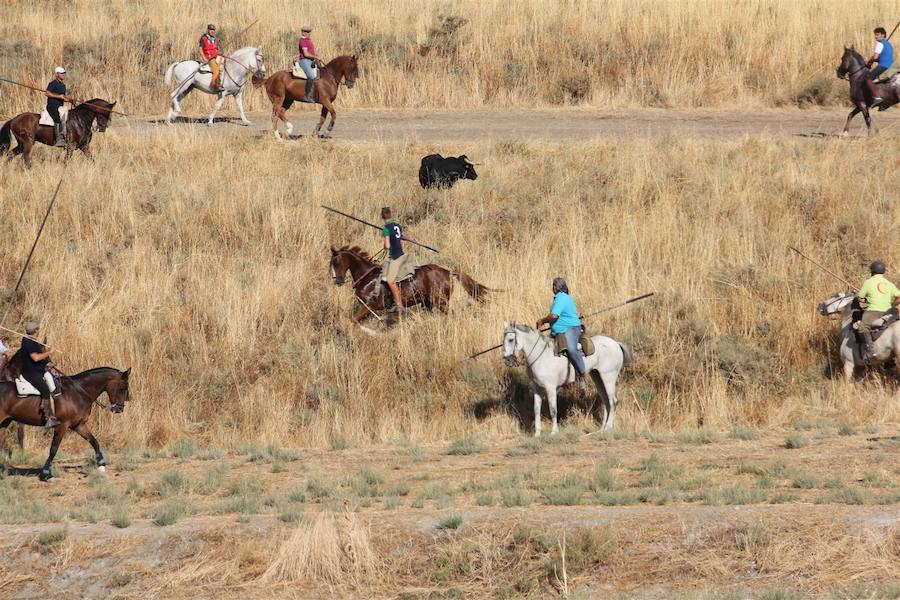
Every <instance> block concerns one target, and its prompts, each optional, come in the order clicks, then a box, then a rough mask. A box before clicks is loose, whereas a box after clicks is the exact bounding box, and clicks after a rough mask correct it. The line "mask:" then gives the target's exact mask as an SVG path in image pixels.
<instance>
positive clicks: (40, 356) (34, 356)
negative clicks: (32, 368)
mask: <svg viewBox="0 0 900 600" xmlns="http://www.w3.org/2000/svg"><path fill="white" fill-rule="evenodd" d="M51 352H53V348H48V347H47V346H44V351H43V352H32V353H31V354H30V356H31V360H33V361H34V362H40V361H42V360H45V359H48V358H50V353H51Z"/></svg>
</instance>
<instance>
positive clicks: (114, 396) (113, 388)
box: [106, 368, 131, 413]
mask: <svg viewBox="0 0 900 600" xmlns="http://www.w3.org/2000/svg"><path fill="white" fill-rule="evenodd" d="M130 374H131V368H128V369H125V370H124V371H119V377H118V378H113V379H112V380H111V381H109V382H108V383H107V384H106V395H107V396H109V410H111V411H112V412H114V413H121V412H122V411H124V410H125V403H126V402H128V376H129V375H130Z"/></svg>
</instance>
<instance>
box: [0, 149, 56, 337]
mask: <svg viewBox="0 0 900 600" xmlns="http://www.w3.org/2000/svg"><path fill="white" fill-rule="evenodd" d="M68 166H69V163H68V162H67V163H65V165H63V174H62V175H60V177H59V182H57V184H56V189H55V190H53V196H52V197H51V198H50V204H48V205H47V211H46V212H45V213H44V220H43V221H41V226H40V227H39V228H38V232H37V235H36V236H34V242H33V243H32V244H31V250H29V252H28V258H26V259H25V264H24V265H22V271H21V272H20V273H19V279H18V281H16V287H14V288H13V291H12V294H10V296H9V299H8V300H7V301H6V310H5V311H4V312H3V318H2V319H0V323H5V322H6V317H7V316H9V309H10V308H12V304H13V301H14V300H15V298H16V294H17V293H19V287H20V286H21V285H22V280H23V279H25V272H26V271H28V265H30V264H31V257H32V256H34V250H35V248H37V245H38V241H40V239H41V234H42V233H43V232H44V226H45V225H46V224H47V219H49V218H50V212H51V211H52V210H53V205H54V204H56V197H57V196H58V195H59V188H60V187H61V186H62V182H63V179H65V177H66V167H68Z"/></svg>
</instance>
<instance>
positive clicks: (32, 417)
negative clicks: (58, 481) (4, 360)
mask: <svg viewBox="0 0 900 600" xmlns="http://www.w3.org/2000/svg"><path fill="white" fill-rule="evenodd" d="M130 373H131V369H128V370H126V371H119V370H118V369H113V368H111V367H98V368H96V369H89V370H87V371H83V372H81V373H78V374H77V375H73V376H71V377H61V378H60V380H59V385H60V388H61V389H62V395H61V396H59V397H58V398H56V399H55V400H54V402H55V407H56V418H57V419H59V421H60V423H59V425H57V426H56V427H55V428H54V429H53V441H52V442H51V443H50V455H49V456H48V457H47V462H45V463H44V466H43V467H42V468H41V472H40V475H39V477H40V480H41V481H47V480H48V479H50V478H51V477H52V472H51V470H50V468H51V466H52V465H53V458H54V457H55V456H56V451H57V450H58V449H59V444H60V442H62V439H63V437H65V435H66V432H67V431H68V430H70V429H71V430H72V431H74V432H75V433H77V434H78V435H80V436H81V437H83V438H84V439H85V440H87V441H88V443H89V444H90V445H91V447H92V448H93V449H94V453H95V458H96V460H97V470H99V471H100V472H105V471H106V459H105V458H104V457H103V453H102V452H100V444H99V443H97V439H96V438H95V437H94V434H92V433H91V429H90V426H89V425H88V418H89V417H90V416H91V409H93V408H94V404H95V403H96V404H98V405H99V402H97V398H98V397H99V396H100V394H102V393H103V392H106V395H107V397H108V398H109V404H110V406H109V409H110V410H111V411H112V412H114V413H120V412H122V411H123V410H125V403H126V402H128V375H129V374H130ZM40 402H41V399H40V397H39V396H26V397H24V398H20V397H19V396H18V395H17V394H16V384H15V383H13V382H12V381H0V428H3V427H6V426H7V425H9V424H10V423H11V422H12V421H17V422H19V423H23V424H25V425H34V426H40V425H41V424H42V423H43V419H42V417H41V413H40ZM0 475H2V468H0Z"/></svg>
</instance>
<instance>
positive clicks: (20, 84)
mask: <svg viewBox="0 0 900 600" xmlns="http://www.w3.org/2000/svg"><path fill="white" fill-rule="evenodd" d="M0 81H3V82H5V83H11V84H13V85H17V86H19V87H23V88H25V89H28V90H34V91H35V92H40V93H42V94H44V95H47V90H45V89H42V88H39V87H34V86H33V85H28V84H26V83H19V82H18V81H13V80H12V79H7V78H6V77H0ZM54 96H56V94H54ZM70 102H71V103H72V104H83V102H82V101H80V100H76V99H74V98H72V99H71V100H70ZM91 106H92V107H93V108H96V109H97V110H105V111H106V112H111V113H115V114H117V115H122V116H123V117H127V116H128V115H127V114H125V113H123V112H120V111H118V110H113V109H111V108H106V107H105V106H97V105H96V104H91Z"/></svg>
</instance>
